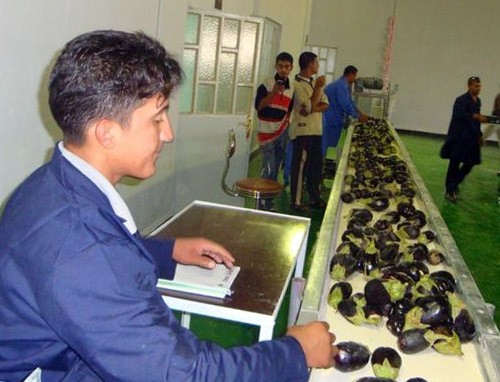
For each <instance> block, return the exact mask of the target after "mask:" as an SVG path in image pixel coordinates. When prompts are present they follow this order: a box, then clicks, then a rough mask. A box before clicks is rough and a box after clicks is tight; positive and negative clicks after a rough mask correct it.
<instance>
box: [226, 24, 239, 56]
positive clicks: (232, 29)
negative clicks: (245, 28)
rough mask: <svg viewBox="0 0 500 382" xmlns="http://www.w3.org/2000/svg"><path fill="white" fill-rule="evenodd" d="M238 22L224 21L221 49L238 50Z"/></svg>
mask: <svg viewBox="0 0 500 382" xmlns="http://www.w3.org/2000/svg"><path fill="white" fill-rule="evenodd" d="M239 29H240V22H239V21H238V20H233V19H225V20H224V29H223V30H222V47H223V48H233V49H236V48H238V36H239V33H238V32H239Z"/></svg>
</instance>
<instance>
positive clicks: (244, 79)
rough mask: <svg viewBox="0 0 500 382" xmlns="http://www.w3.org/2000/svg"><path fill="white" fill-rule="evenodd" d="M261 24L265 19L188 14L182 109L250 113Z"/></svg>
mask: <svg viewBox="0 0 500 382" xmlns="http://www.w3.org/2000/svg"><path fill="white" fill-rule="evenodd" d="M260 27H261V22H260V21H258V20H255V21H254V20H251V19H248V18H243V17H242V18H239V17H237V16H227V17H226V16H224V15H218V14H210V13H202V12H199V13H198V12H189V13H188V16H187V20H186V29H185V33H184V52H183V68H184V73H185V82H184V84H183V86H182V88H181V91H180V111H181V113H191V114H247V113H248V110H249V109H250V108H251V105H252V98H253V93H254V87H255V72H256V63H257V58H258V54H257V50H258V41H259V33H260Z"/></svg>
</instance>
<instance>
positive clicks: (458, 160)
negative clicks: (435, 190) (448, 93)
mask: <svg viewBox="0 0 500 382" xmlns="http://www.w3.org/2000/svg"><path fill="white" fill-rule="evenodd" d="M467 85H468V88H469V89H468V91H467V92H466V93H464V94H462V95H461V96H459V97H457V99H456V100H455V103H454V104H453V114H452V116H451V121H450V127H449V128H448V135H447V136H446V141H445V143H444V145H443V148H442V149H441V157H442V158H446V159H449V160H450V163H449V165H448V172H447V173H446V183H445V186H446V194H445V197H446V198H447V199H448V200H450V201H455V200H456V199H457V192H458V186H459V184H460V183H462V181H463V180H464V178H465V177H466V176H467V174H468V173H469V172H470V171H471V170H472V167H473V166H474V165H476V164H479V163H481V145H482V144H483V138H482V133H481V128H480V126H481V123H482V122H487V121H488V120H487V118H486V117H485V116H484V115H481V100H480V99H479V97H478V95H479V93H480V91H481V80H480V79H479V77H476V76H474V77H470V78H469V79H468V81H467Z"/></svg>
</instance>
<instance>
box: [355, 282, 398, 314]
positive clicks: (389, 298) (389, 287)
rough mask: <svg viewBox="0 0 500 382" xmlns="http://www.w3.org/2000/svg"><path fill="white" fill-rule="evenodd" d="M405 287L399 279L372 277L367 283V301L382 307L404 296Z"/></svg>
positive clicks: (369, 303) (365, 290) (365, 291)
mask: <svg viewBox="0 0 500 382" xmlns="http://www.w3.org/2000/svg"><path fill="white" fill-rule="evenodd" d="M405 289H406V288H405V286H404V285H403V284H402V283H401V282H400V281H399V280H395V279H389V280H381V279H372V280H370V281H368V282H367V283H366V284H365V289H364V293H365V299H366V303H367V304H368V305H375V306H378V307H379V308H380V309H382V308H383V307H384V306H385V305H387V304H390V303H391V302H393V301H396V300H399V299H401V298H403V297H404V294H405Z"/></svg>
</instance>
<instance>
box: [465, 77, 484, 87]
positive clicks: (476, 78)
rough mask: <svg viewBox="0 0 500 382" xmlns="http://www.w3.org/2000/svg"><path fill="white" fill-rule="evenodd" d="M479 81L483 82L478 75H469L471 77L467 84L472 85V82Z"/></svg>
mask: <svg viewBox="0 0 500 382" xmlns="http://www.w3.org/2000/svg"><path fill="white" fill-rule="evenodd" d="M478 82H479V83H481V79H480V78H479V77H478V76H472V77H469V79H468V80H467V86H471V85H472V84H475V83H478Z"/></svg>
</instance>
